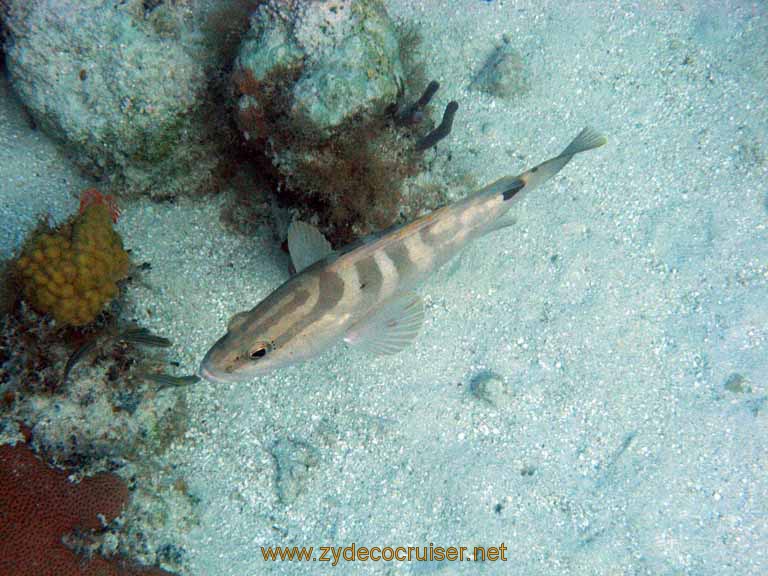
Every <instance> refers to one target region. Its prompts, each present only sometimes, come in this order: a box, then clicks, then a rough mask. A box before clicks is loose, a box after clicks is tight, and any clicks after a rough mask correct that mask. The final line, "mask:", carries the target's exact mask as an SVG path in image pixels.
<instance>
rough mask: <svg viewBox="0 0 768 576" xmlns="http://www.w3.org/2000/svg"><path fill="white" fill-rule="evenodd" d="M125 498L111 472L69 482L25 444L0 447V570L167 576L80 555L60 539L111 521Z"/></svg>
mask: <svg viewBox="0 0 768 576" xmlns="http://www.w3.org/2000/svg"><path fill="white" fill-rule="evenodd" d="M127 500H128V488H127V487H126V485H125V483H124V482H123V481H122V480H121V479H120V478H119V477H117V476H115V475H114V474H100V475H98V476H94V477H92V478H87V479H85V480H83V481H82V482H80V483H79V484H73V483H71V482H69V480H68V479H67V473H66V472H63V471H60V470H55V469H53V468H49V467H48V466H47V465H46V464H44V463H43V462H41V461H40V460H39V459H37V458H36V457H35V456H34V454H33V453H32V452H31V451H30V450H29V448H27V447H26V446H24V445H17V446H9V445H5V446H0V518H2V522H0V574H3V575H5V574H9V575H10V574H13V575H14V576H78V575H80V576H113V575H114V576H118V575H124V576H128V575H132V574H136V575H138V574H143V575H145V576H153V575H156V576H161V575H166V576H168V574H169V573H168V572H165V571H163V570H160V569H157V568H134V567H132V566H128V565H126V564H124V563H122V562H120V561H118V560H106V559H104V558H102V557H100V556H95V557H93V558H91V559H86V558H81V557H79V556H78V555H76V554H75V553H74V552H73V551H72V550H70V549H69V548H67V547H66V545H65V544H64V543H63V541H62V538H63V537H64V536H65V535H66V534H68V533H70V532H72V531H73V530H80V531H82V530H97V529H99V528H101V527H102V519H103V520H104V521H105V522H109V521H111V520H113V519H114V518H115V517H117V516H118V515H119V514H120V513H121V511H122V509H123V506H124V505H125V503H126V501H127Z"/></svg>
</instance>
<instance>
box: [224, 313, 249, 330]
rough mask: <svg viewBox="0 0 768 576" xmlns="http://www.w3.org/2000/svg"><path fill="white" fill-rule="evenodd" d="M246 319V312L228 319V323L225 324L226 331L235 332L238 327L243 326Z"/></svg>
mask: <svg viewBox="0 0 768 576" xmlns="http://www.w3.org/2000/svg"><path fill="white" fill-rule="evenodd" d="M247 318H248V311H247V310H246V311H245V312H238V313H237V314H235V315H234V316H232V318H230V319H229V322H227V331H229V332H232V330H237V329H238V328H240V326H242V325H243V323H244V322H245V320H246V319H247Z"/></svg>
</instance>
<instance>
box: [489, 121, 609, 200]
mask: <svg viewBox="0 0 768 576" xmlns="http://www.w3.org/2000/svg"><path fill="white" fill-rule="evenodd" d="M606 142H607V140H606V139H605V136H603V135H602V134H600V133H599V132H596V131H595V130H593V129H592V128H589V127H587V128H584V129H583V130H582V131H581V132H579V133H578V134H577V135H576V138H574V139H573V141H572V142H571V143H570V144H568V146H566V148H565V150H563V151H562V152H560V154H559V155H558V156H555V157H554V158H552V159H550V160H547V161H546V162H542V163H541V164H539V165H538V166H536V167H534V168H531V169H530V170H528V171H527V172H523V173H522V174H520V176H517V177H516V178H511V179H510V181H509V182H508V183H507V188H506V189H504V190H502V197H503V198H504V200H505V201H506V200H511V199H512V198H515V197H519V196H521V193H522V192H523V191H526V192H527V191H530V190H533V189H534V188H536V187H537V186H541V185H542V184H543V183H544V182H546V181H547V180H549V179H550V178H552V176H554V175H555V174H557V173H558V172H559V171H560V170H562V168H563V166H565V165H566V164H568V162H570V160H571V158H573V157H574V156H575V155H576V154H579V153H580V152H586V151H587V150H593V149H594V148H599V147H600V146H602V145H603V144H605V143H606Z"/></svg>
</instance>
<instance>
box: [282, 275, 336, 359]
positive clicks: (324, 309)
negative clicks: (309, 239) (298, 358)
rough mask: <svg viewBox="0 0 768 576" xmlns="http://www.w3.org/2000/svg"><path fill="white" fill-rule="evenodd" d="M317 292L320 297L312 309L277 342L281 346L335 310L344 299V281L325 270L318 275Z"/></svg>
mask: <svg viewBox="0 0 768 576" xmlns="http://www.w3.org/2000/svg"><path fill="white" fill-rule="evenodd" d="M317 290H318V292H319V294H320V297H319V298H318V299H317V302H315V305H314V306H313V307H312V309H311V310H310V311H309V312H308V313H306V314H305V315H304V316H303V317H302V318H301V320H300V321H298V322H294V323H293V324H292V325H291V326H290V327H289V328H287V329H286V330H285V331H284V332H283V333H282V334H280V336H279V337H278V338H277V340H276V341H275V343H276V345H277V346H279V345H281V344H282V343H283V342H286V341H288V340H290V339H291V338H293V337H294V336H296V335H297V334H300V333H301V332H303V331H304V329H305V328H306V327H307V326H310V325H311V324H314V323H315V322H316V321H317V320H318V319H319V318H321V317H323V316H324V315H325V314H326V313H328V312H330V311H331V310H333V309H334V308H335V307H336V305H337V304H338V303H339V302H341V299H342V298H343V297H344V280H343V279H342V278H341V276H339V275H338V274H337V273H336V272H331V271H329V270H324V271H322V272H320V273H319V274H318V286H317Z"/></svg>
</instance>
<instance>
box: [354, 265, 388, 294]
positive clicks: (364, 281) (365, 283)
mask: <svg viewBox="0 0 768 576" xmlns="http://www.w3.org/2000/svg"><path fill="white" fill-rule="evenodd" d="M355 268H356V269H357V276H358V278H359V279H360V290H365V291H366V292H367V293H370V294H378V293H379V290H381V284H382V282H383V277H382V275H381V270H380V269H379V265H378V264H376V262H375V261H374V260H373V258H371V257H368V258H363V259H362V260H360V261H359V262H355Z"/></svg>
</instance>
